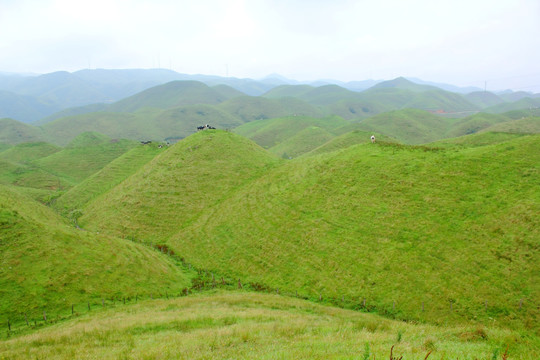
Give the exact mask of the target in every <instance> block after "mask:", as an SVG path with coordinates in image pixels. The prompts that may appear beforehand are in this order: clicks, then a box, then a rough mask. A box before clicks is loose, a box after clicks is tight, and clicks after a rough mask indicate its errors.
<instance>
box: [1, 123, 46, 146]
mask: <svg viewBox="0 0 540 360" xmlns="http://www.w3.org/2000/svg"><path fill="white" fill-rule="evenodd" d="M39 141H47V136H46V135H45V134H44V132H43V131H42V130H41V129H39V128H37V127H34V126H32V125H28V124H23V123H22V122H19V121H17V120H13V119H7V118H5V119H0V142H3V143H6V144H10V145H15V144H20V143H23V142H39Z"/></svg>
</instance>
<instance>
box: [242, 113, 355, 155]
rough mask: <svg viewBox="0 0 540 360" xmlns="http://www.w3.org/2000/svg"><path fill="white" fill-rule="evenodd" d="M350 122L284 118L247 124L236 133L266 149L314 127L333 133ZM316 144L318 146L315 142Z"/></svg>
mask: <svg viewBox="0 0 540 360" xmlns="http://www.w3.org/2000/svg"><path fill="white" fill-rule="evenodd" d="M348 124H349V122H348V121H346V120H344V119H342V118H340V117H337V116H332V117H325V118H311V117H307V116H289V117H284V118H276V119H266V120H258V121H252V122H249V123H246V124H244V125H242V126H239V127H237V128H236V129H234V132H235V133H237V134H239V135H242V136H244V137H247V138H249V139H251V140H253V141H255V142H256V143H257V144H259V145H260V146H262V147H264V148H265V149H268V148H271V147H273V146H276V145H279V144H281V143H282V142H284V141H286V140H288V139H291V138H293V137H294V136H296V135H297V134H298V133H299V132H301V131H302V130H304V129H307V128H312V127H314V126H316V127H320V128H322V129H324V130H326V131H328V132H332V131H333V130H336V129H338V128H340V127H342V126H345V125H348ZM314 144H316V145H317V143H316V142H315V143H314Z"/></svg>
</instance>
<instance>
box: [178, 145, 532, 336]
mask: <svg viewBox="0 0 540 360" xmlns="http://www.w3.org/2000/svg"><path fill="white" fill-rule="evenodd" d="M538 144H540V142H539V141H538V136H535V137H534V136H528V137H520V138H518V139H514V140H512V141H509V142H503V143H500V144H497V145H492V146H486V147H480V148H467V149H463V150H461V151H457V150H455V149H451V150H448V151H444V150H433V151H432V150H430V148H424V147H406V146H402V145H398V144H383V143H377V144H361V145H357V146H352V147H349V148H348V149H346V150H343V151H338V152H335V153H329V154H325V155H321V156H314V157H307V158H302V159H298V160H293V161H290V162H288V163H287V164H285V165H283V166H281V167H279V168H277V169H275V170H273V171H271V172H269V173H267V174H265V175H264V176H261V177H260V178H259V179H257V180H255V181H253V182H252V183H251V184H250V185H249V186H246V187H244V188H242V189H240V191H237V192H236V193H235V194H234V195H232V196H231V197H230V198H229V199H227V201H224V202H222V203H220V204H219V205H218V206H215V207H213V208H212V209H208V210H207V211H205V212H204V213H201V216H200V217H199V219H198V220H197V221H195V222H194V223H193V225H191V226H189V227H186V228H184V229H182V230H181V231H180V232H179V233H178V234H177V235H176V236H174V237H173V238H171V239H169V240H168V244H169V245H170V246H171V247H172V248H173V249H175V251H176V252H177V253H181V254H183V255H184V256H185V257H186V258H187V259H188V260H189V261H192V262H193V263H194V264H195V265H196V266H198V267H202V268H206V269H209V270H211V271H215V272H219V273H225V274H227V275H228V276H230V277H233V278H234V277H239V278H244V279H246V281H250V282H257V283H263V284H267V285H268V286H270V287H279V288H283V289H287V290H289V291H296V290H298V291H299V292H300V293H302V294H306V295H307V296H309V297H311V298H318V296H319V295H322V296H323V297H326V298H333V299H341V298H342V297H344V299H345V300H344V302H345V303H346V304H349V306H357V305H358V304H359V303H360V302H361V300H360V299H363V298H366V299H368V301H370V302H371V304H373V306H374V310H375V311H377V312H379V313H381V314H387V315H388V316H393V317H396V318H402V319H409V320H420V321H430V322H435V323H454V322H461V321H478V322H481V323H488V322H489V321H491V320H490V319H495V321H496V322H497V323H501V324H505V325H508V326H513V327H515V328H523V329H527V331H537V330H538V329H537V328H536V329H535V325H534V324H535V322H537V321H538V317H539V316H538V315H539V314H538V309H537V304H536V299H538V298H539V296H540V289H539V286H538V283H537V282H536V281H535V280H534V279H535V275H534V274H536V273H538V270H539V265H538V264H539V263H540V262H539V258H538V243H537V239H538V238H539V237H540V234H539V233H538V229H539V228H540V227H539V223H538V217H537V216H536V215H535V214H537V213H538V212H539V211H540V208H539V204H540V199H539V193H538V191H537V189H538V185H539V170H540V169H539V165H538V164H540V161H539V159H538V155H537V154H540V151H538V150H539V149H538ZM518 159H519V160H518ZM520 299H523V300H524V301H525V302H526V303H527V304H528V305H527V307H526V308H525V307H523V308H522V309H519V307H518V304H519V302H520ZM486 301H487V306H486V305H485V302H486ZM394 302H396V303H397V305H394ZM422 303H425V304H426V307H425V310H424V311H422V310H421V307H422ZM451 305H452V306H451Z"/></svg>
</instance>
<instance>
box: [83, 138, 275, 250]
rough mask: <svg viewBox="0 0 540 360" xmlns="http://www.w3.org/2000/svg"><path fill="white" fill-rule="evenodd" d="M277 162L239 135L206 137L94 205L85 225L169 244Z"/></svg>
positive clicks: (173, 151) (157, 161)
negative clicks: (200, 217) (206, 212)
mask: <svg viewBox="0 0 540 360" xmlns="http://www.w3.org/2000/svg"><path fill="white" fill-rule="evenodd" d="M277 162H278V159H277V158H275V157H274V156H272V155H271V154H269V153H267V152H266V151H265V150H264V149H262V148H261V147H259V146H258V145H256V144H254V143H253V142H251V141H249V140H247V139H245V138H242V137H240V136H238V135H235V134H232V133H230V132H225V131H220V130H205V131H201V132H199V133H197V134H194V135H192V136H190V137H188V138H186V139H184V140H182V141H180V142H178V143H177V144H176V145H174V146H171V147H170V148H169V149H167V151H165V152H163V153H162V154H160V155H158V156H157V157H155V158H154V159H153V160H152V161H151V162H150V163H148V164H147V165H145V166H144V167H142V168H141V169H140V170H139V171H137V172H136V173H135V174H134V175H132V176H131V177H129V178H128V179H126V180H125V181H123V182H122V183H121V184H119V185H118V186H116V187H115V188H114V189H112V190H111V191H109V192H107V193H105V194H103V195H102V196H100V197H98V198H97V199H96V200H94V201H93V202H92V203H90V204H89V205H88V206H87V207H86V208H85V210H84V215H83V216H82V217H81V218H80V219H79V223H80V224H81V226H82V227H84V228H88V229H92V230H97V231H107V232H108V233H112V234H116V235H121V236H132V237H134V238H137V239H147V240H151V241H163V240H164V239H166V238H167V237H169V236H170V235H172V234H174V233H176V232H177V231H178V230H179V229H180V228H183V227H186V226H188V225H189V224H190V223H191V222H192V221H193V220H194V219H196V218H197V217H198V216H199V215H200V213H201V212H205V211H207V210H208V209H209V208H210V207H211V206H213V205H215V204H216V203H219V202H221V201H224V200H225V199H226V198H228V197H229V196H231V194H232V193H233V191H234V190H236V189H237V188H240V187H242V186H244V185H246V184H247V183H249V182H250V181H252V180H253V179H254V178H257V177H259V176H260V175H261V174H262V173H264V172H266V171H267V170H268V168H269V167H273V166H274V165H275V164H276V163H277Z"/></svg>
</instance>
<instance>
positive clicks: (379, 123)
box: [359, 109, 452, 144]
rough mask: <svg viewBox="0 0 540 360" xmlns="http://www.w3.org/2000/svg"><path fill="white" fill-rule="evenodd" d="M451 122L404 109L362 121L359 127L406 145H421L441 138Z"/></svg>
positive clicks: (414, 110)
mask: <svg viewBox="0 0 540 360" xmlns="http://www.w3.org/2000/svg"><path fill="white" fill-rule="evenodd" d="M451 123H452V120H449V119H445V118H443V117H439V116H437V115H433V114H431V113H429V112H427V111H423V110H417V109H405V110H397V111H390V112H386V113H382V114H379V115H375V116H372V117H370V118H368V119H365V120H363V121H362V122H361V123H360V124H359V127H360V129H362V130H365V131H373V132H378V133H382V134H385V135H387V136H391V137H394V138H395V139H397V140H399V141H400V142H403V143H406V144H423V143H427V142H432V141H435V140H439V139H441V138H443V137H444V136H445V134H446V132H447V130H448V128H449V127H450V126H451Z"/></svg>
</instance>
